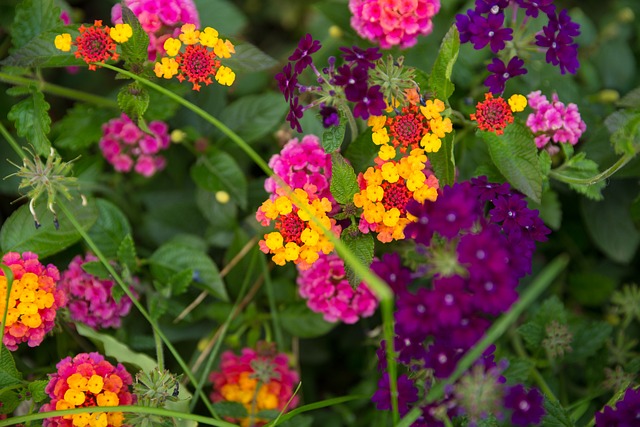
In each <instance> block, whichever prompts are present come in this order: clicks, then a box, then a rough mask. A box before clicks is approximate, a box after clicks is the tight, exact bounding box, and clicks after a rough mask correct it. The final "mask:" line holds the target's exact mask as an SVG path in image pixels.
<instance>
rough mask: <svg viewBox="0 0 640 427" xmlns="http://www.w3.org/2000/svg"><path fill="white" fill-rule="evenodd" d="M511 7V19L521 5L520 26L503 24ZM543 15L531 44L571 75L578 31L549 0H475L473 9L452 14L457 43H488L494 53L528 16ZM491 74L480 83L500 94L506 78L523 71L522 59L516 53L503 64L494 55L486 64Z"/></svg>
mask: <svg viewBox="0 0 640 427" xmlns="http://www.w3.org/2000/svg"><path fill="white" fill-rule="evenodd" d="M507 7H511V8H512V12H513V13H512V14H511V16H512V19H513V20H514V21H515V20H516V18H517V16H518V13H517V12H518V8H523V9H524V11H525V17H524V20H523V22H522V23H521V24H520V25H516V23H515V22H513V23H512V25H507V23H506V16H507V15H506V14H505V9H506V8H507ZM541 13H542V14H544V16H546V17H547V24H546V25H545V26H544V27H543V28H542V30H541V31H539V32H538V33H537V34H536V36H535V46H537V47H538V48H541V49H543V50H544V52H545V54H546V61H547V62H548V63H549V64H552V65H554V66H558V67H559V68H560V72H561V73H562V74H565V73H566V72H567V71H568V72H569V73H572V74H575V73H576V71H577V70H578V67H579V66H580V63H579V62H578V45H577V43H575V41H574V38H575V37H577V36H578V35H579V34H580V25H578V24H577V23H575V22H573V21H572V20H571V18H570V17H569V14H568V13H567V11H566V10H562V11H561V12H560V13H558V12H557V10H556V7H555V5H554V4H553V0H536V1H533V0H513V1H510V0H476V2H475V8H474V9H469V10H467V13H466V14H458V15H456V26H457V28H458V31H459V32H460V42H461V43H467V42H469V43H472V44H473V47H474V49H483V48H485V47H486V46H489V48H490V49H491V51H492V52H493V53H494V54H498V53H499V52H501V51H502V50H504V49H505V47H506V46H507V44H508V42H511V41H512V40H513V39H514V30H513V28H516V29H517V30H516V31H521V30H522V31H526V24H527V22H528V20H529V19H530V18H533V19H537V18H538V16H540V15H541ZM487 70H488V71H489V72H490V73H491V74H490V75H489V77H487V79H486V80H485V82H484V84H485V86H487V87H488V88H489V89H490V90H491V92H492V93H495V94H501V93H502V92H503V91H504V87H505V83H506V82H507V80H509V79H511V78H513V77H516V76H519V75H522V74H526V73H527V70H526V69H525V68H524V61H523V60H522V59H521V58H519V57H518V56H517V55H515V56H512V57H511V58H510V60H509V62H508V63H507V64H505V63H504V62H503V61H502V60H501V59H499V58H497V57H495V58H493V60H492V62H491V63H490V64H489V65H488V66H487Z"/></svg>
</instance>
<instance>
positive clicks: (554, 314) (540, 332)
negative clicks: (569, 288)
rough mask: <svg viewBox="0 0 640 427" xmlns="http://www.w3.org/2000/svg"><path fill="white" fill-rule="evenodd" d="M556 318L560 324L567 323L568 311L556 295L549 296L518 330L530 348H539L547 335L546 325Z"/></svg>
mask: <svg viewBox="0 0 640 427" xmlns="http://www.w3.org/2000/svg"><path fill="white" fill-rule="evenodd" d="M554 320H555V321H557V322H558V323H560V324H566V323H567V311H566V309H565V308H564V304H562V302H561V301H560V300H559V299H558V297H557V296H555V295H554V296H552V297H550V298H547V299H546V300H545V301H544V302H543V303H542V305H541V306H540V307H539V308H538V309H537V310H536V311H535V313H534V315H533V316H532V318H531V320H530V321H528V322H526V323H524V324H523V325H521V326H520V327H519V328H518V329H517V331H518V333H519V334H520V335H521V336H522V338H524V340H525V342H526V343H527V346H528V347H529V348H530V349H532V350H537V349H538V348H539V347H540V344H541V343H542V340H543V339H544V338H545V336H546V333H547V332H546V325H547V324H549V323H551V322H552V321H554Z"/></svg>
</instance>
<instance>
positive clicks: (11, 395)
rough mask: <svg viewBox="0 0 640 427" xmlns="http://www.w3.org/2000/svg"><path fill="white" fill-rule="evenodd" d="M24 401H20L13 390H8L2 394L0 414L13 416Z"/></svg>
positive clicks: (0, 395) (0, 396)
mask: <svg viewBox="0 0 640 427" xmlns="http://www.w3.org/2000/svg"><path fill="white" fill-rule="evenodd" d="M21 401H22V400H21V399H18V393H16V392H15V391H13V390H7V391H5V392H4V393H1V394H0V402H2V406H0V414H11V413H12V412H13V411H15V409H16V408H17V407H18V405H19V404H20V402H21Z"/></svg>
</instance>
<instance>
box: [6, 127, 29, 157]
mask: <svg viewBox="0 0 640 427" xmlns="http://www.w3.org/2000/svg"><path fill="white" fill-rule="evenodd" d="M0 133H1V134H2V136H4V139H6V140H7V142H8V143H9V145H10V146H11V148H13V151H15V152H16V154H17V155H18V157H20V160H23V159H26V158H27V154H26V153H25V152H24V150H23V149H22V147H20V145H18V141H16V140H15V139H13V136H11V134H10V133H9V131H8V130H7V128H5V127H4V125H3V124H2V123H0Z"/></svg>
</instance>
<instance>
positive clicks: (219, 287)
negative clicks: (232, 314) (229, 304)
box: [149, 242, 229, 301]
mask: <svg viewBox="0 0 640 427" xmlns="http://www.w3.org/2000/svg"><path fill="white" fill-rule="evenodd" d="M149 263H150V264H151V274H152V275H153V276H154V277H155V278H156V279H157V280H159V281H160V282H162V283H165V282H166V281H167V279H168V278H169V277H172V276H173V275H174V274H176V273H178V272H180V271H183V270H185V269H187V268H190V269H192V270H193V273H194V277H193V278H192V281H193V282H195V283H196V284H197V285H199V286H200V287H201V288H204V289H206V290H207V291H209V292H210V293H211V294H212V295H214V296H215V297H217V298H219V299H221V300H223V301H228V300H229V297H228V295H227V291H226V289H225V287H224V283H223V282H222V278H221V277H220V273H219V271H218V267H217V266H216V265H215V263H214V262H213V261H212V260H211V258H209V256H208V255H207V254H206V253H204V252H203V251H200V250H197V249H194V248H190V247H187V246H182V245H179V244H175V243H171V242H170V243H166V244H164V245H162V246H160V247H159V248H158V250H156V251H155V252H154V253H153V255H151V257H150V258H149Z"/></svg>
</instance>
